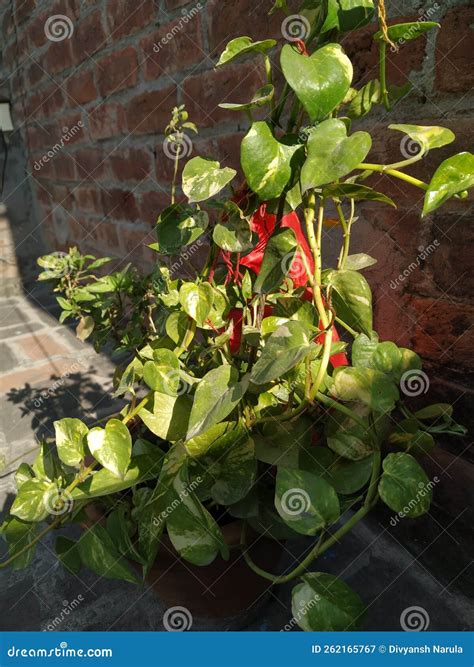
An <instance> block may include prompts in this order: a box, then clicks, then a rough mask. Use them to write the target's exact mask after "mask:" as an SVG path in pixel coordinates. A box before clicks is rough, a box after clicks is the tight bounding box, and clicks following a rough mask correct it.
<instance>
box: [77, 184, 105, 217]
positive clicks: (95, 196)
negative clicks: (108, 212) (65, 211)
mask: <svg viewBox="0 0 474 667" xmlns="http://www.w3.org/2000/svg"><path fill="white" fill-rule="evenodd" d="M73 194H74V199H75V204H76V209H77V210H78V211H79V212H80V213H83V212H87V213H97V214H98V215H102V212H103V209H102V190H100V189H99V188H93V187H92V188H91V187H78V188H75V190H74V193H73Z"/></svg>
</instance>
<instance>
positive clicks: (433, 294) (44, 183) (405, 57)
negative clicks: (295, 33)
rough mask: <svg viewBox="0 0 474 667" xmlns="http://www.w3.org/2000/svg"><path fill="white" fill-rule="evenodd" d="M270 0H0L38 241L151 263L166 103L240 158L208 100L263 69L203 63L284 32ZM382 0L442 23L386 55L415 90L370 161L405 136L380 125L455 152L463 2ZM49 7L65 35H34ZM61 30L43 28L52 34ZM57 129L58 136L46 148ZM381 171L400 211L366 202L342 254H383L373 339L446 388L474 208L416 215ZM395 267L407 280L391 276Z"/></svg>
mask: <svg viewBox="0 0 474 667" xmlns="http://www.w3.org/2000/svg"><path fill="white" fill-rule="evenodd" d="M271 4H272V3H271V2H270V0H268V1H266V0H265V1H258V0H240V1H238V2H236V1H235V0H233V1H230V0H200V2H197V1H196V2H194V1H192V2H188V1H187V0H96V1H94V0H82V1H80V0H54V1H53V0H13V1H12V2H5V1H3V2H0V25H1V26H2V28H1V30H2V34H3V50H2V60H3V62H2V70H1V79H2V81H1V82H0V96H1V97H2V98H3V99H10V100H11V101H12V106H13V115H14V122H15V125H16V127H17V128H18V131H19V132H21V133H22V135H23V136H24V140H25V142H26V146H27V151H28V155H29V180H30V185H31V189H32V191H33V193H34V199H35V202H36V204H35V206H36V209H35V212H34V214H35V215H36V216H37V218H36V219H37V223H38V224H39V225H40V227H41V229H42V232H43V236H44V239H45V240H46V242H47V243H48V244H49V246H51V247H54V248H58V249H61V248H66V247H67V246H68V245H70V244H77V245H79V246H80V247H81V249H82V250H88V251H92V252H95V253H99V254H100V253H104V254H105V253H107V254H115V255H118V256H120V257H125V256H127V257H128V258H129V259H133V260H135V261H137V262H138V263H140V264H142V265H143V266H144V267H145V266H147V264H148V263H149V262H150V261H151V257H150V254H149V253H148V250H147V249H146V248H145V247H144V241H146V240H148V238H149V234H150V230H151V229H152V227H153V224H154V222H155V219H156V215H157V212H158V211H159V209H160V208H161V207H162V206H164V205H165V204H166V203H167V202H168V200H169V195H168V183H169V179H170V175H171V168H172V163H171V161H170V159H169V158H167V157H166V155H165V153H164V152H163V129H164V127H165V125H166V123H167V120H168V117H169V111H170V109H171V108H172V106H173V105H175V104H177V103H183V102H184V103H186V105H187V108H188V110H189V113H190V117H191V119H192V120H194V121H195V122H196V123H197V124H198V125H199V127H200V133H199V135H198V137H197V138H196V139H194V137H193V154H194V155H197V154H202V155H207V156H215V157H217V158H219V159H220V160H222V161H223V162H225V163H226V164H227V165H231V166H237V165H238V151H237V149H238V143H239V138H240V137H241V136H242V135H243V133H244V131H245V127H246V118H245V117H244V116H242V115H240V114H232V112H229V111H223V110H220V109H219V108H218V107H217V105H218V103H219V102H220V101H223V100H232V101H240V100H245V99H247V97H248V94H249V92H250V91H254V90H255V89H256V88H257V87H259V85H261V84H262V82H263V73H262V70H261V67H260V65H259V61H258V60H257V61H255V60H253V59H248V60H247V61H246V62H243V63H241V64H237V65H233V66H229V67H227V68H223V69H222V70H218V71H214V69H213V67H214V64H215V62H216V57H217V55H218V54H219V52H220V51H221V50H222V48H223V47H224V45H225V43H226V42H227V41H228V40H229V39H231V38H232V37H235V36H237V35H242V34H247V35H251V36H252V37H254V38H262V37H268V36H275V37H281V17H280V16H279V15H274V16H272V17H268V16H267V11H268V8H269V7H270V6H271ZM296 4H298V3H296ZM386 4H387V7H388V10H389V14H390V20H391V21H393V20H394V19H400V18H402V20H417V19H418V17H419V16H420V15H421V16H424V17H425V18H426V17H429V18H430V19H431V20H436V21H439V22H440V23H441V31H440V32H439V33H437V34H436V33H430V35H429V36H428V37H427V38H423V39H420V40H418V41H416V42H412V43H410V44H408V45H405V46H404V47H402V49H401V50H400V52H399V53H397V54H395V55H392V56H391V57H390V64H389V67H388V72H389V78H390V81H391V82H393V83H402V82H403V81H404V78H405V76H408V78H409V79H410V81H411V82H412V84H413V90H412V92H411V93H410V94H409V96H408V97H407V98H406V99H405V100H404V103H403V105H402V106H400V107H399V108H398V109H397V110H396V111H395V112H392V114H391V115H390V116H388V115H387V114H386V113H385V112H384V111H383V110H379V111H378V112H377V114H376V115H375V117H371V120H370V121H366V125H368V126H369V127H370V129H371V131H372V132H373V134H374V139H375V140H374V149H373V152H372V155H371V160H372V161H376V160H390V161H394V160H399V159H400V139H401V135H399V134H398V133H395V132H388V131H387V130H386V126H387V125H388V124H389V123H390V122H413V123H419V124H442V125H446V126H448V127H451V128H452V129H454V131H455V132H456V133H457V137H458V138H457V140H456V143H455V144H454V145H452V146H449V147H447V148H446V149H441V150H437V151H432V153H430V155H429V156H428V159H427V160H426V163H425V164H424V165H423V166H422V167H420V168H419V169H415V170H414V173H415V175H418V174H420V175H421V176H423V175H424V176H426V174H427V173H428V172H429V171H432V170H433V169H434V168H435V167H436V166H437V164H439V163H440V162H441V161H442V160H443V159H444V158H445V157H446V156H447V155H449V154H451V153H452V152H454V151H455V150H462V149H466V148H467V149H468V148H469V147H471V148H472V134H473V129H472V123H470V120H471V119H470V117H469V109H472V100H473V97H472V84H473V76H474V75H473V72H474V68H473V66H472V65H473V63H472V58H471V52H472V39H473V34H472V26H473V23H474V7H472V6H471V5H470V4H469V3H467V2H466V1H465V0H444V1H443V2H441V1H440V0H439V1H438V2H433V3H431V2H429V3H423V2H418V1H417V0H405V1H402V0H397V2H391V1H390V0H388V2H387V3H386ZM290 5H291V3H290ZM54 15H63V16H65V17H67V19H66V21H67V23H66V24H65V30H66V31H67V37H66V38H65V39H60V40H59V39H58V41H54V40H53V39H51V38H50V39H48V38H47V36H46V34H45V26H46V25H47V21H48V19H50V17H52V16H54ZM58 29H59V28H58ZM52 30H53V28H52ZM372 31H373V27H369V28H366V29H364V30H362V31H360V32H359V33H358V34H357V36H355V35H348V36H347V37H346V39H345V44H344V46H345V48H346V50H347V51H348V53H349V55H350V56H351V57H352V59H353V62H354V66H355V70H356V79H355V80H356V82H360V83H362V82H364V81H367V80H370V79H371V78H374V77H376V76H377V53H376V49H375V47H374V45H373V42H372V39H371V32H372ZM60 36H61V34H60V33H57V34H56V33H54V30H53V34H52V37H53V38H59V37H60ZM471 115H472V111H471ZM65 137H66V139H64V138H65ZM61 138H63V143H64V147H63V148H61V150H58V151H57V152H54V156H53V157H52V158H51V159H49V160H46V159H45V155H46V156H47V154H48V151H52V150H53V147H54V146H55V144H57V143H58V142H60V141H61ZM384 180H385V179H383V178H382V179H378V181H384ZM375 182H377V181H375ZM377 184H378V186H379V187H380V188H381V189H382V188H383V189H384V191H385V192H387V193H388V194H392V195H394V196H396V197H397V198H398V200H399V201H400V206H399V208H398V210H396V211H394V210H390V209H386V208H381V207H380V206H367V207H365V208H364V209H363V210H362V211H361V214H360V220H359V223H358V225H356V228H355V230H356V231H355V241H354V251H359V250H362V249H364V251H365V252H369V253H370V254H372V255H373V256H374V257H376V258H377V259H378V262H379V263H378V265H377V266H376V267H374V268H373V269H370V270H368V271H367V275H368V277H369V279H370V281H371V283H372V285H373V287H374V292H375V300H376V306H375V308H376V320H377V328H378V329H379V331H380V332H381V334H382V336H383V337H385V338H391V339H395V340H397V341H398V342H400V343H404V344H411V345H414V346H415V347H416V349H417V350H418V351H419V352H420V353H421V354H422V355H423V357H424V358H425V359H426V360H427V361H428V362H429V363H431V364H433V365H434V366H435V367H436V368H437V370H439V373H438V378H440V379H439V380H437V382H438V383H439V382H441V383H442V386H441V387H440V391H441V393H443V387H448V393H450V395H451V396H454V397H455V398H456V397H457V396H459V397H462V396H464V387H465V386H466V385H467V383H468V377H469V374H471V373H472V370H473V366H474V361H473V359H474V357H473V355H472V353H470V350H472V337H471V333H472V328H471V330H470V331H469V327H470V326H472V316H473V311H474V306H473V304H472V300H471V298H470V296H469V295H470V293H472V280H473V279H472V273H471V274H470V275H469V274H468V269H469V268H470V264H471V260H470V252H471V251H470V248H469V242H470V241H471V240H472V235H473V232H472V226H471V225H470V224H469V219H468V218H469V211H470V207H469V205H468V204H466V202H454V203H452V204H449V206H445V207H444V208H443V209H442V210H441V212H439V213H437V214H436V215H435V216H432V218H431V219H429V220H426V221H424V222H420V220H419V212H420V206H419V199H420V198H419V196H418V192H417V191H414V190H413V188H409V187H408V186H407V187H404V186H402V185H400V183H399V182H398V183H393V182H389V181H387V182H378V183H377ZM471 212H472V207H471ZM32 214H33V213H32ZM435 241H436V244H435V251H434V252H432V253H431V254H429V256H427V257H426V258H425V259H420V253H422V252H423V251H422V250H420V248H428V247H431V244H433V243H434V242H435ZM412 263H415V265H416V266H415V268H413V264H412ZM410 265H412V268H411V269H410V270H409V271H408V276H406V277H405V276H403V272H404V271H405V270H406V269H407V268H408V267H409V266H410ZM400 275H402V276H403V279H402V280H398V282H397V278H398V276H400ZM394 283H395V287H394V286H393V284H394ZM470 344H471V347H469V346H470ZM448 379H449V384H446V382H445V380H446V381H447V380H448ZM462 400H465V399H464V398H463V399H462Z"/></svg>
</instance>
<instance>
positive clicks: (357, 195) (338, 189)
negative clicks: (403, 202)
mask: <svg viewBox="0 0 474 667" xmlns="http://www.w3.org/2000/svg"><path fill="white" fill-rule="evenodd" d="M323 197H325V198H326V197H338V198H341V197H347V199H354V201H378V202H381V203H383V204H389V205H390V206H393V207H394V208H397V205H396V204H395V202H394V201H393V200H392V199H390V197H387V196H386V195H384V194H383V193H382V192H377V191H376V190H373V189H372V188H369V187H367V186H366V185H359V183H330V184H329V185H325V186H324V188H323Z"/></svg>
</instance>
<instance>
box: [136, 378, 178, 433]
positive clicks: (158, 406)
mask: <svg viewBox="0 0 474 667" xmlns="http://www.w3.org/2000/svg"><path fill="white" fill-rule="evenodd" d="M190 410H191V398H190V397H189V396H188V395H186V394H184V395H183V396H170V395H169V394H162V393H161V392H158V391H155V392H154V394H153V396H152V398H151V399H150V401H149V403H148V404H147V405H146V407H144V408H142V409H141V410H140V412H139V413H138V416H139V417H140V419H141V420H142V421H143V423H144V424H145V426H147V428H149V429H150V431H151V432H152V433H154V434H155V435H157V436H158V437H159V438H162V439H163V440H169V441H170V442H174V441H176V440H179V439H180V438H183V437H184V436H185V435H186V429H187V426H188V420H189V413H190Z"/></svg>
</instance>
